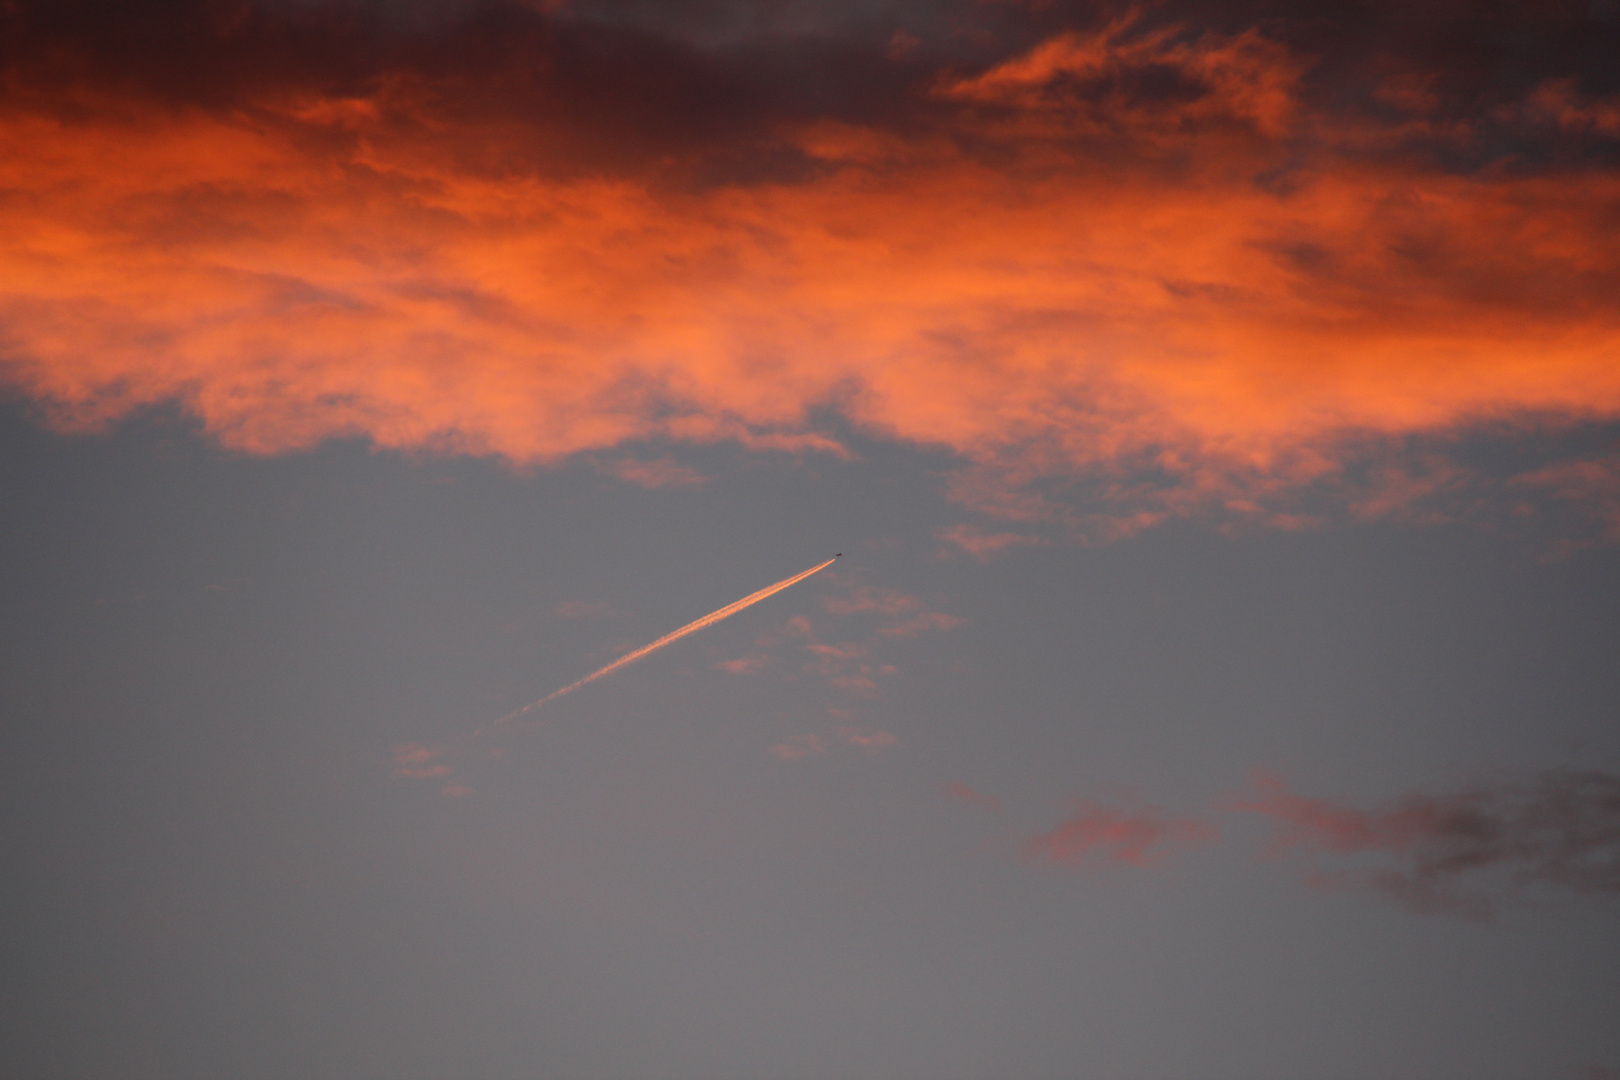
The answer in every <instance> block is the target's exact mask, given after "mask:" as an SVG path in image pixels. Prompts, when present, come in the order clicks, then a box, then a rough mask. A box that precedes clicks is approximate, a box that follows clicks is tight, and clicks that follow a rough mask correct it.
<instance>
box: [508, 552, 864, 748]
mask: <svg viewBox="0 0 1620 1080" xmlns="http://www.w3.org/2000/svg"><path fill="white" fill-rule="evenodd" d="M837 558H838V556H836V555H834V556H833V557H832V558H831V559H828V560H827V561H826V562H824V563H821V564H820V565H818V566H812V567H811V568H810V569H808V570H805V571H802V572H800V573H797V574H794V575H793V576H792V577H790V578H783V579H782V580H781V581H778V582H777V583H776V584H775V585H767V586H765V588H763V589H761V590H759V592H756V593H749V594H748V595H747V596H745V597H743V598H742V599H741V600H738V601H736V602H735V603H731V604H727V605H726V606H725V607H723V608H721V609H720V610H719V611H711V612H710V613H709V614H707V615H705V616H703V618H701V619H698V620H697V621H696V622H689V623H687V624H686V625H685V626H683V627H681V628H680V629H679V630H674V631H671V632H670V633H668V634H665V635H664V636H663V637H661V638H659V639H658V640H657V641H655V642H653V643H652V644H651V645H643V646H642V647H641V648H639V649H637V650H636V651H635V652H632V653H626V654H625V655H623V656H621V657H619V658H618V659H617V660H615V661H613V663H611V664H609V665H608V666H607V667H605V668H602V669H601V670H600V671H593V672H591V673H590V674H589V675H587V676H585V677H584V678H583V679H581V680H579V681H578V682H572V683H569V684H568V685H567V686H565V687H563V688H562V689H561V690H554V691H552V692H551V693H549V694H547V695H546V696H545V697H543V698H541V699H540V700H539V701H535V702H531V703H530V704H528V705H525V706H523V708H521V709H518V710H516V711H514V712H509V713H507V714H506V715H505V716H503V717H501V718H500V719H499V720H496V721H495V722H494V723H492V724H490V725H488V728H486V729H485V730H488V729H489V728H497V727H500V726H501V725H502V724H506V723H509V722H511V721H513V720H516V719H517V718H518V717H520V716H522V715H523V714H524V713H529V712H533V711H534V710H535V709H538V708H539V707H540V706H542V705H544V704H545V703H546V702H548V701H555V700H557V699H558V698H560V697H562V696H563V695H564V694H572V693H573V692H574V691H575V690H578V689H579V688H580V687H582V686H584V685H585V684H586V683H588V682H595V681H596V680H597V679H600V678H601V677H602V676H604V675H606V674H608V673H609V672H614V671H617V670H619V669H620V668H622V667H624V666H625V665H626V664H633V663H635V662H636V661H637V660H640V659H641V658H642V657H643V656H646V655H647V654H648V653H650V652H656V651H657V650H659V649H662V648H663V647H664V646H665V645H668V644H670V643H672V642H675V641H679V640H680V639H681V638H683V637H685V636H686V635H687V634H695V633H697V632H698V631H699V630H702V629H703V628H704V627H706V626H713V625H714V624H715V623H717V622H719V621H720V620H722V619H729V618H730V617H731V616H733V615H735V614H737V612H739V611H741V610H742V609H743V608H745V607H749V606H751V605H753V604H757V603H759V602H760V601H761V600H763V599H765V598H766V597H767V596H773V595H775V594H776V593H779V592H781V591H782V590H783V589H785V588H787V587H788V586H789V585H794V584H797V583H798V582H801V581H803V580H804V579H805V578H807V577H809V576H810V575H811V574H814V573H815V572H816V571H818V570H825V569H827V567H829V566H831V565H832V564H833V562H834V561H836V560H837Z"/></svg>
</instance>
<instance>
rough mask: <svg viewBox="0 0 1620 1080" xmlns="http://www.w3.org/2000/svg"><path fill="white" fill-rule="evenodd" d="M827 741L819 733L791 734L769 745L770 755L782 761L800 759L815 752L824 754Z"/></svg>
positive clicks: (811, 755)
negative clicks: (773, 744)
mask: <svg viewBox="0 0 1620 1080" xmlns="http://www.w3.org/2000/svg"><path fill="white" fill-rule="evenodd" d="M826 752H827V743H826V740H824V739H823V738H822V737H821V736H820V735H809V734H806V735H792V736H789V737H788V738H786V739H783V740H782V741H781V742H779V743H777V744H776V745H775V746H772V747H771V750H770V753H771V756H772V757H778V758H781V759H782V760H783V761H802V760H804V759H805V758H807V757H813V756H814V755H816V754H825V753H826Z"/></svg>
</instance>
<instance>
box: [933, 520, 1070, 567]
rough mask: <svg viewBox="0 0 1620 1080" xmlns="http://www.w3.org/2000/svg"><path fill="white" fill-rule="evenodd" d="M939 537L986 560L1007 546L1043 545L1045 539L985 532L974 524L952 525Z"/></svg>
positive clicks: (979, 558)
mask: <svg viewBox="0 0 1620 1080" xmlns="http://www.w3.org/2000/svg"><path fill="white" fill-rule="evenodd" d="M939 536H940V539H942V540H945V541H947V542H948V543H951V544H954V545H956V546H957V547H958V548H960V549H961V550H963V551H965V552H967V553H968V554H969V555H971V556H973V557H974V558H975V559H978V560H979V561H980V562H988V561H990V560H991V559H992V558H994V557H995V556H997V555H1000V554H1002V553H1003V552H1005V551H1006V550H1008V549H1009V548H1015V547H1044V546H1045V545H1046V543H1047V541H1046V540H1044V539H1042V538H1041V537H1039V536H1027V535H1025V534H1023V533H1010V532H986V531H985V530H983V529H981V528H979V527H977V526H975V525H953V526H951V527H950V528H948V529H945V530H942V531H941V532H940V534H939Z"/></svg>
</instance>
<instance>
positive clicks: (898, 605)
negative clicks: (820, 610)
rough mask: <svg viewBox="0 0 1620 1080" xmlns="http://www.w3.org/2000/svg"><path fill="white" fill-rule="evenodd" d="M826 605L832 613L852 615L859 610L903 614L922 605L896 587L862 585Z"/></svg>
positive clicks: (880, 613)
mask: <svg viewBox="0 0 1620 1080" xmlns="http://www.w3.org/2000/svg"><path fill="white" fill-rule="evenodd" d="M826 606H827V610H828V611H829V612H831V613H832V614H834V615H854V614H857V613H860V612H873V613H875V614H878V615H905V614H907V613H909V612H913V611H916V610H917V609H918V608H920V607H922V606H923V602H922V600H920V599H919V598H917V597H915V596H908V595H907V594H905V593H903V592H900V591H899V590H898V589H890V588H883V587H874V586H871V585H862V586H860V587H858V588H856V589H854V590H852V591H851V592H850V594H849V595H848V596H840V597H833V598H832V599H830V600H828V601H827V604H826Z"/></svg>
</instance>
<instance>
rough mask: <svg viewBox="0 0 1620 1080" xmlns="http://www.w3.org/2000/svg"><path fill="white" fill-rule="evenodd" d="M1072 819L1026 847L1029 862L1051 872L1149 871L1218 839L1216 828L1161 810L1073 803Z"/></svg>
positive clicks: (1026, 842)
mask: <svg viewBox="0 0 1620 1080" xmlns="http://www.w3.org/2000/svg"><path fill="white" fill-rule="evenodd" d="M1071 811H1072V812H1071V813H1070V815H1069V816H1068V817H1067V818H1066V819H1064V820H1063V821H1062V822H1060V823H1059V824H1058V825H1057V826H1056V827H1055V828H1053V829H1052V830H1050V831H1049V832H1044V833H1037V834H1036V835H1034V836H1031V837H1029V838H1028V839H1026V840H1025V841H1024V844H1023V856H1024V858H1025V860H1026V861H1028V862H1032V863H1043V864H1049V865H1053V866H1065V867H1082V866H1092V865H1097V864H1104V865H1106V864H1116V865H1126V866H1146V865H1148V864H1150V863H1152V862H1155V861H1157V860H1158V859H1161V858H1163V857H1164V856H1165V855H1168V854H1170V853H1171V852H1174V851H1179V850H1184V849H1186V848H1189V847H1194V846H1197V845H1200V844H1206V843H1210V842H1212V841H1214V840H1216V839H1218V834H1217V833H1216V831H1215V829H1214V827H1213V826H1211V825H1210V824H1208V823H1207V822H1205V821H1203V820H1201V819H1199V818H1195V817H1187V816H1180V817H1178V816H1174V815H1170V814H1166V813H1165V812H1164V811H1162V810H1160V809H1159V808H1158V807H1152V806H1148V807H1140V808H1131V807H1125V808H1114V807H1110V806H1105V805H1103V804H1102V803H1098V802H1093V801H1091V800H1089V799H1075V800H1073V801H1072V803H1071Z"/></svg>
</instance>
